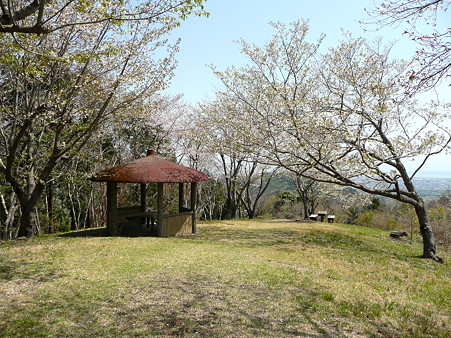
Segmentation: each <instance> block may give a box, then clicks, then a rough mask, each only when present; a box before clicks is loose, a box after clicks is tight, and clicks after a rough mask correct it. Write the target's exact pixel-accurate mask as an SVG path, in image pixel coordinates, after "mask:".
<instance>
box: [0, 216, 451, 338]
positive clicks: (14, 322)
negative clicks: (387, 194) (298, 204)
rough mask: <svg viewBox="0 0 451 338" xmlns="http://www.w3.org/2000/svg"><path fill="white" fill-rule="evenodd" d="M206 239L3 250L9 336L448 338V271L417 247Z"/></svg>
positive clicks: (228, 235)
mask: <svg viewBox="0 0 451 338" xmlns="http://www.w3.org/2000/svg"><path fill="white" fill-rule="evenodd" d="M199 230H200V234H199V235H198V236H196V237H186V238H167V239H158V238H151V237H141V238H139V237H137V238H106V237H87V238H57V237H52V236H50V237H45V238H36V239H32V240H28V241H23V242H20V241H19V242H8V243H2V244H1V245H0V253H1V256H0V264H1V265H0V313H1V317H2V320H1V321H0V335H3V336H17V335H19V336H154V335H160V336H167V335H177V336H194V335H196V336H230V337H234V336H235V337H238V336H283V337H287V336H312V337H313V336H315V337H316V336H349V337H358V336H362V337H368V336H381V337H382V336H383V337H387V336H392V337H398V336H405V337H411V336H417V337H422V336H424V337H430V336H433V337H446V336H449V332H450V329H451V327H450V324H449V317H450V305H451V304H450V299H451V297H450V296H451V295H450V293H451V292H450V291H451V288H450V279H451V278H450V268H449V267H450V265H449V263H448V262H447V263H445V264H441V265H440V264H437V263H435V262H432V261H429V260H423V259H420V258H417V257H416V255H418V254H419V253H420V252H421V248H420V245H419V244H415V245H410V244H408V243H405V242H399V241H392V240H390V239H388V234H387V232H383V231H380V230H377V229H367V228H361V227H355V226H345V225H339V224H327V223H295V222H288V221H228V222H225V221H223V222H211V223H203V224H200V225H199ZM446 255H447V254H446V253H445V258H446V259H447V261H449V258H451V257H449V256H448V257H446Z"/></svg>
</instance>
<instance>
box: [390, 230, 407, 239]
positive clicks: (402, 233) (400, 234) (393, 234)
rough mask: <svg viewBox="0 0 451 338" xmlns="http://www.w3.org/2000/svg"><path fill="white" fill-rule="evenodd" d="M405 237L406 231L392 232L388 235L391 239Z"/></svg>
mask: <svg viewBox="0 0 451 338" xmlns="http://www.w3.org/2000/svg"><path fill="white" fill-rule="evenodd" d="M406 236H409V234H408V233H407V231H403V230H399V231H392V232H391V233H390V237H393V238H401V237H406Z"/></svg>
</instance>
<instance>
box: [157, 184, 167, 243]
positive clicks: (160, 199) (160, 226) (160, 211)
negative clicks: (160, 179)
mask: <svg viewBox="0 0 451 338" xmlns="http://www.w3.org/2000/svg"><path fill="white" fill-rule="evenodd" d="M157 190H158V192H157V236H158V237H166V231H165V230H164V228H163V183H158V186H157Z"/></svg>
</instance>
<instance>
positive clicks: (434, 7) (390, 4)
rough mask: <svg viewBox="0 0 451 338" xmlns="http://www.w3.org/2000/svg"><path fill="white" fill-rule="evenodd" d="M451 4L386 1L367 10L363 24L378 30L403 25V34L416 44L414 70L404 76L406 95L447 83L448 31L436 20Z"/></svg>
mask: <svg viewBox="0 0 451 338" xmlns="http://www.w3.org/2000/svg"><path fill="white" fill-rule="evenodd" d="M450 5H451V1H449V0H387V1H379V2H377V5H376V6H375V8H374V9H368V10H367V13H368V15H369V19H367V20H365V21H364V23H366V24H371V25H372V26H376V27H378V28H380V27H385V26H388V27H397V26H405V27H406V28H405V30H404V34H405V35H407V36H408V37H409V38H410V39H411V40H413V41H415V42H416V43H417V44H418V49H417V52H416V56H415V58H414V68H413V69H412V70H411V71H410V72H409V73H408V74H406V75H408V76H407V77H406V79H409V82H408V83H407V88H408V89H409V92H415V91H418V90H421V91H424V90H430V89H434V88H435V87H437V85H439V84H440V83H442V82H445V83H446V82H449V81H448V79H449V77H450V69H451V28H450V27H449V26H448V27H445V28H443V27H440V26H439V25H438V17H439V16H440V14H444V13H446V12H447V10H448V9H449V6H450ZM422 24H423V25H422ZM424 24H425V25H424ZM422 26H423V27H422ZM448 84H449V83H448Z"/></svg>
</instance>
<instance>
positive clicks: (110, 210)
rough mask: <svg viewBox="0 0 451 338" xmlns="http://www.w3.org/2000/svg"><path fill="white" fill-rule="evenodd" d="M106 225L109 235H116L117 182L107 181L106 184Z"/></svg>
mask: <svg viewBox="0 0 451 338" xmlns="http://www.w3.org/2000/svg"><path fill="white" fill-rule="evenodd" d="M106 201H107V202H106V203H107V206H106V215H107V221H106V227H107V231H108V234H109V235H110V236H117V183H116V182H107V186H106Z"/></svg>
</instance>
